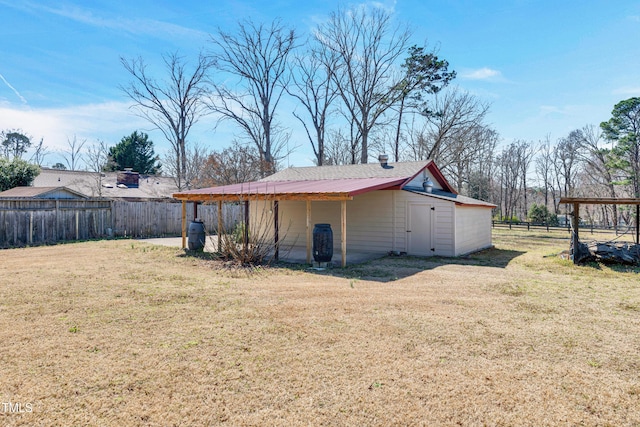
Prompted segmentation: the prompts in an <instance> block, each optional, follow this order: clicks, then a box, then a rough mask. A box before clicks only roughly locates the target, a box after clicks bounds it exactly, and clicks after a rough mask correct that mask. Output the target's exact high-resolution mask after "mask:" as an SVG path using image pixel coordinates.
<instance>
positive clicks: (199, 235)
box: [188, 219, 204, 251]
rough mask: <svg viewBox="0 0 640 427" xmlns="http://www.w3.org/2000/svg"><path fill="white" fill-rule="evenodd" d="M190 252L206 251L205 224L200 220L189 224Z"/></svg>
mask: <svg viewBox="0 0 640 427" xmlns="http://www.w3.org/2000/svg"><path fill="white" fill-rule="evenodd" d="M188 236H189V250H192V251H200V250H202V249H204V223H203V222H202V221H200V220H199V219H195V220H193V221H191V223H190V224H189V234H188Z"/></svg>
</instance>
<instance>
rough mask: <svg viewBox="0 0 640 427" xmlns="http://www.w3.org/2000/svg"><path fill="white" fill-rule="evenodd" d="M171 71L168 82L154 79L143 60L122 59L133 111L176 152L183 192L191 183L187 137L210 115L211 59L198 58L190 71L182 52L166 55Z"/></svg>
mask: <svg viewBox="0 0 640 427" xmlns="http://www.w3.org/2000/svg"><path fill="white" fill-rule="evenodd" d="M163 61H164V65H165V68H166V71H167V77H166V79H165V80H162V81H158V80H156V79H155V78H154V77H152V76H150V75H149V74H148V71H147V65H146V64H145V62H144V61H143V59H142V58H140V57H139V58H137V59H132V60H131V61H128V60H126V59H125V58H120V62H121V63H122V65H123V66H124V68H125V69H126V70H127V71H128V72H129V74H131V76H132V77H133V81H132V82H131V83H130V84H129V85H128V86H126V87H123V88H122V90H123V91H124V93H126V94H127V96H128V97H129V98H131V100H132V101H133V102H134V105H133V108H134V109H135V110H136V112H137V114H138V115H139V116H140V117H143V118H145V119H146V120H148V121H149V122H150V123H151V124H152V125H153V126H154V127H155V128H156V129H158V130H160V131H161V132H162V133H163V135H164V136H165V138H166V139H167V141H169V143H170V144H171V148H172V149H173V157H172V158H173V159H174V161H175V165H174V167H173V168H172V169H173V170H174V171H175V173H176V184H177V186H178V188H179V189H182V188H184V186H185V185H186V182H187V178H186V170H187V153H186V150H187V149H186V144H187V137H188V135H189V132H190V131H191V128H192V127H193V125H195V124H196V123H197V122H198V120H200V119H201V118H202V116H203V115H205V114H206V109H205V108H204V101H205V98H206V96H207V95H208V91H207V87H206V78H205V77H206V75H207V72H208V70H209V69H210V68H211V65H212V63H211V60H210V59H209V58H208V57H206V56H205V55H203V54H200V55H199V56H198V60H197V62H196V64H195V67H193V69H191V70H190V71H189V70H188V69H187V62H186V61H185V60H184V58H182V57H180V56H179V55H178V53H172V54H165V55H163Z"/></svg>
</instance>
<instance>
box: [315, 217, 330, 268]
mask: <svg viewBox="0 0 640 427" xmlns="http://www.w3.org/2000/svg"><path fill="white" fill-rule="evenodd" d="M331 257H333V231H332V230H331V224H316V225H315V226H314V227H313V259H314V260H315V261H316V262H329V261H331Z"/></svg>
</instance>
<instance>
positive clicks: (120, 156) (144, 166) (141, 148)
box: [105, 131, 161, 175]
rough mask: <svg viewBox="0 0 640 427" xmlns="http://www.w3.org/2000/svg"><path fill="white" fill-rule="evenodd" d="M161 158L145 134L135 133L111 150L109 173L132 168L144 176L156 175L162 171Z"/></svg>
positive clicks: (106, 167)
mask: <svg viewBox="0 0 640 427" xmlns="http://www.w3.org/2000/svg"><path fill="white" fill-rule="evenodd" d="M160 167H161V165H160V162H159V157H158V156H156V154H155V152H154V150H153V141H151V140H150V139H149V135H147V134H146V133H144V132H140V133H138V131H135V132H133V133H132V134H131V135H129V136H125V137H123V138H122V139H121V140H120V142H119V143H118V144H116V145H115V146H114V147H111V148H109V160H108V162H107V165H106V166H105V169H106V170H108V171H115V170H123V169H124V168H132V169H133V170H134V171H136V172H140V173H141V174H144V175H147V174H148V175H155V174H157V173H158V172H159V171H160Z"/></svg>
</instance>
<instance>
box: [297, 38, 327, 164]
mask: <svg viewBox="0 0 640 427" xmlns="http://www.w3.org/2000/svg"><path fill="white" fill-rule="evenodd" d="M335 62H336V59H335V56H334V55H333V54H332V52H330V51H328V52H327V51H322V50H320V49H316V48H312V49H311V52H310V53H309V55H299V56H296V57H295V59H294V63H295V68H296V71H297V72H296V73H293V74H292V82H293V86H292V87H288V88H287V92H288V93H289V94H290V95H291V96H293V97H294V98H296V99H297V100H298V101H300V104H301V105H302V106H303V107H304V109H305V110H306V112H307V116H308V119H309V120H310V122H311V123H310V126H309V125H308V124H307V122H306V121H305V120H304V119H303V118H302V116H301V115H300V114H298V113H297V112H295V111H294V112H293V115H294V117H296V118H297V119H298V120H299V121H300V122H301V123H302V125H303V126H304V129H305V132H306V134H307V138H308V139H309V142H310V143H311V148H313V154H314V155H315V157H316V164H317V165H318V166H322V165H323V163H324V160H325V139H326V133H327V129H326V125H327V119H328V118H329V114H330V108H331V106H332V105H333V102H334V101H335V99H336V97H337V96H338V92H337V91H336V88H335V86H334V85H333V84H332V79H331V73H332V70H333V69H334V68H335ZM310 127H311V129H310Z"/></svg>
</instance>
